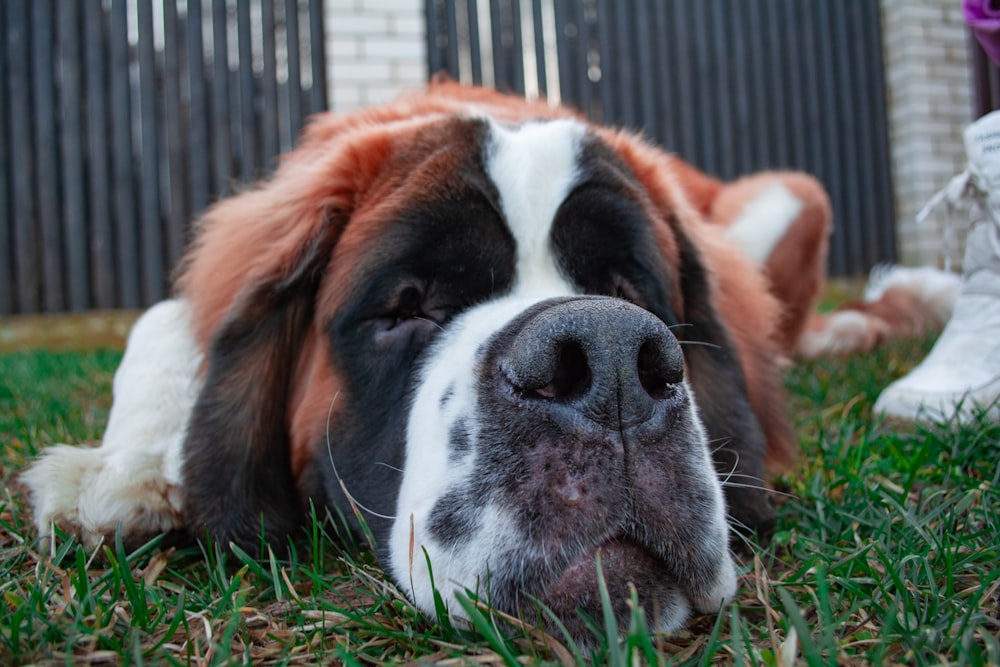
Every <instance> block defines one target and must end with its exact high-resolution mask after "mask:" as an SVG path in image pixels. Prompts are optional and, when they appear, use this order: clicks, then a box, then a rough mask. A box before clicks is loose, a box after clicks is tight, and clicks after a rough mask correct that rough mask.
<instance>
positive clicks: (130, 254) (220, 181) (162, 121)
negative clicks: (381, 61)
mask: <svg viewBox="0 0 1000 667" xmlns="http://www.w3.org/2000/svg"><path fill="white" fill-rule="evenodd" d="M323 47H324V44H323V17H322V7H321V2H320V0H239V1H236V0H207V1H206V2H205V3H204V4H203V3H202V1H201V0H103V1H102V0H3V1H2V2H0V99H2V100H3V102H0V314H8V313H32V312H40V311H66V310H84V309H93V308H117V307H125V308H135V307H139V306H144V305H148V304H150V303H152V302H155V301H157V300H159V299H161V298H163V297H164V296H165V295H166V293H167V288H168V277H169V272H170V270H171V268H172V267H173V266H174V265H175V264H176V262H177V261H178V259H179V258H180V256H181V253H182V251H183V247H184V244H185V241H186V237H187V231H188V225H189V223H190V221H191V220H192V218H193V217H195V216H196V215H197V214H198V213H199V212H200V211H202V210H203V209H204V208H205V207H206V206H207V205H208V204H209V203H211V202H212V201H213V200H214V199H216V198H218V197H219V196H221V195H224V194H226V193H227V192H230V191H231V190H232V189H233V187H234V183H236V182H239V181H242V182H249V181H252V180H255V179H257V178H259V177H261V176H263V175H265V174H266V173H267V172H268V171H269V170H270V169H271V168H272V165H273V161H274V157H275V156H276V155H277V154H278V153H280V152H282V151H286V150H288V149H289V148H290V147H291V146H292V144H293V142H294V140H295V138H296V136H297V134H298V131H299V129H300V128H301V126H302V122H303V118H304V116H305V115H307V114H309V113H312V112H315V111H319V110H322V109H324V108H325V107H326V85H325V72H326V67H325V63H324V55H323V54H324V48H323Z"/></svg>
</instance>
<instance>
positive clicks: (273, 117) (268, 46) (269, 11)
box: [260, 0, 280, 169]
mask: <svg viewBox="0 0 1000 667" xmlns="http://www.w3.org/2000/svg"><path fill="white" fill-rule="evenodd" d="M260 15H261V35H262V37H263V50H264V55H263V61H264V62H263V67H262V69H261V96H262V97H263V100H262V106H263V110H262V112H261V130H260V131H261V147H262V148H263V154H262V158H263V160H267V161H268V162H265V163H264V164H265V167H266V168H268V169H270V168H271V167H272V166H273V161H274V156H276V155H277V154H278V151H279V150H280V139H279V136H280V135H279V131H278V65H277V59H276V53H275V34H274V33H275V25H274V0H262V2H261V3H260Z"/></svg>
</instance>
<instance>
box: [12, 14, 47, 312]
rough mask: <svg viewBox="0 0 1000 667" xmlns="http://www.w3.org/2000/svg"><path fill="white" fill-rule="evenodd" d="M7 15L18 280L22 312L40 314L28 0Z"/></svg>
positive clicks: (13, 204)
mask: <svg viewBox="0 0 1000 667" xmlns="http://www.w3.org/2000/svg"><path fill="white" fill-rule="evenodd" d="M2 4H3V8H4V9H5V10H6V13H7V21H6V23H7V26H6V27H7V64H8V67H9V70H8V91H7V99H8V100H9V108H10V160H11V163H12V164H13V166H14V168H13V170H12V171H13V177H12V179H11V181H12V187H11V198H12V200H13V201H12V206H11V210H12V211H13V214H14V242H13V246H14V261H15V262H16V266H17V268H16V271H15V277H16V280H17V301H18V304H17V305H18V310H19V311H20V312H22V313H34V312H38V310H39V306H40V305H41V301H40V299H39V289H40V286H41V281H40V277H39V273H38V238H37V231H36V227H35V203H34V197H33V196H32V193H31V173H32V165H33V164H34V156H33V155H32V150H31V148H32V147H31V126H30V125H29V121H30V120H31V116H32V114H31V88H30V80H31V74H30V67H31V57H30V50H29V44H28V36H29V35H30V34H31V30H30V26H29V22H28V0H8V1H7V2H4V3H2Z"/></svg>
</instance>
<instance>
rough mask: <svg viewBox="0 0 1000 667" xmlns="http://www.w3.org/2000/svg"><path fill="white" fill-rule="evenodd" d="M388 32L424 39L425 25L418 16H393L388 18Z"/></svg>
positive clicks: (422, 19) (421, 17)
mask: <svg viewBox="0 0 1000 667" xmlns="http://www.w3.org/2000/svg"><path fill="white" fill-rule="evenodd" d="M389 30H390V31H391V32H392V34H394V35H412V36H416V37H420V38H421V39H426V35H427V24H426V22H425V19H424V18H423V16H420V15H413V16H407V15H403V14H393V15H392V16H390V17H389Z"/></svg>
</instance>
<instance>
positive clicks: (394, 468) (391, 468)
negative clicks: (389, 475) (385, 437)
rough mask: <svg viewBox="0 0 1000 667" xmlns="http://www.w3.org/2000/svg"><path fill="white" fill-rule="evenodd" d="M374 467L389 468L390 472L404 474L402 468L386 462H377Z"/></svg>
mask: <svg viewBox="0 0 1000 667" xmlns="http://www.w3.org/2000/svg"><path fill="white" fill-rule="evenodd" d="M374 465H377V466H383V467H385V468H388V469H389V470H395V471H396V472H399V473H401V472H403V470H402V469H401V468H397V467H396V466H394V465H390V464H388V463H386V462H385V461H376V462H375V464H374Z"/></svg>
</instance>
